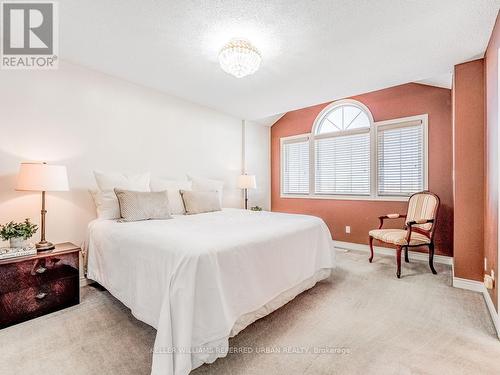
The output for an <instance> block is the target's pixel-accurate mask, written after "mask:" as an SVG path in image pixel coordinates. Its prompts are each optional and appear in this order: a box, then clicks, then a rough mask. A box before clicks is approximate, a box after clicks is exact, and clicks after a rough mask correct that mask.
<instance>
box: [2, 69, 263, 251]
mask: <svg viewBox="0 0 500 375" xmlns="http://www.w3.org/2000/svg"><path fill="white" fill-rule="evenodd" d="M249 128H250V130H249V131H248V134H249V137H248V140H249V141H248V142H249V144H248V145H247V152H248V153H249V155H251V157H249V159H248V162H249V168H250V169H251V172H252V173H254V174H256V175H257V179H258V181H261V182H262V184H260V183H259V190H258V194H257V195H255V196H254V198H255V199H253V200H252V204H253V205H254V204H259V205H264V206H265V207H266V208H268V207H269V186H268V185H269V184H268V182H269V150H268V149H269V128H266V127H263V126H259V125H252V126H250V127H249ZM0 130H1V132H0V223H5V222H7V221H10V220H22V219H23V218H25V217H30V218H32V219H33V221H35V222H37V223H38V222H39V220H40V219H39V210H40V201H39V200H40V196H39V194H38V193H29V192H17V191H15V190H14V186H15V175H16V173H17V170H18V167H19V163H20V162H22V161H47V162H49V163H53V164H63V165H66V166H67V168H68V177H69V182H70V188H71V191H69V192H60V193H48V197H47V205H48V216H47V237H48V239H49V240H52V241H56V242H61V241H73V242H75V243H77V244H80V243H81V242H82V240H83V239H84V236H85V231H86V225H87V223H88V222H89V221H90V220H92V219H93V218H94V217H95V209H94V206H93V203H92V199H91V197H90V195H89V194H88V189H89V188H92V187H94V186H95V182H94V179H93V176H92V170H94V169H99V170H103V171H121V172H142V171H150V172H151V173H152V175H156V176H161V177H168V178H176V179H185V174H186V173H191V174H195V175H199V176H204V177H209V178H217V179H223V180H224V181H225V195H224V204H225V206H227V207H241V204H242V194H241V191H240V190H239V189H237V188H236V180H237V176H238V175H239V174H240V172H241V168H242V125H241V120H240V119H237V118H234V117H231V116H229V115H226V114H223V113H220V112H217V111H214V110H211V109H208V108H205V107H202V106H199V105H196V104H192V103H189V102H186V101H184V100H181V99H178V98H174V97H172V96H169V95H166V94H163V93H161V92H158V91H155V90H151V89H148V88H144V87H141V86H137V85H134V84H132V83H129V82H126V81H123V80H120V79H117V78H114V77H111V76H108V75H105V74H101V73H98V72H95V71H92V70H89V69H86V68H83V67H79V66H76V65H72V64H68V63H63V62H61V64H60V67H59V70H57V71H0ZM37 239H38V237H37V238H35V240H37Z"/></svg>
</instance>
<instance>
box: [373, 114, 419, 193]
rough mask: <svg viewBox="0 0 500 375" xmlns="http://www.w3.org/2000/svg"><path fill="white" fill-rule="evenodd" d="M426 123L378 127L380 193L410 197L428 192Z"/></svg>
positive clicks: (398, 122) (391, 123)
mask: <svg viewBox="0 0 500 375" xmlns="http://www.w3.org/2000/svg"><path fill="white" fill-rule="evenodd" d="M426 123H427V121H426V120H425V121H424V119H422V118H410V119H399V120H391V121H385V122H384V123H380V124H378V125H377V194H378V195H381V196H408V195H411V194H413V193H415V192H417V191H422V190H424V189H426V188H427V187H426V185H427V181H426V180H427V176H426V174H427V165H426V164H427V142H426V138H427V136H426V133H427V129H426Z"/></svg>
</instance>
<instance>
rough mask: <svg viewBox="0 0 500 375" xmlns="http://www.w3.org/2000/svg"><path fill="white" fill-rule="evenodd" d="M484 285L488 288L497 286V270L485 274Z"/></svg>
mask: <svg viewBox="0 0 500 375" xmlns="http://www.w3.org/2000/svg"><path fill="white" fill-rule="evenodd" d="M484 286H485V287H486V289H493V288H494V287H495V271H493V270H491V273H490V274H489V275H487V274H486V275H484Z"/></svg>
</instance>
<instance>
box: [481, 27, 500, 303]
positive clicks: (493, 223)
mask: <svg viewBox="0 0 500 375" xmlns="http://www.w3.org/2000/svg"><path fill="white" fill-rule="evenodd" d="M499 48H500V20H499V18H498V17H497V21H496V23H495V27H494V29H493V33H492V35H491V39H490V42H489V44H488V48H487V50H486V55H485V67H486V69H485V73H486V75H485V83H486V165H485V168H486V178H485V185H486V186H485V187H486V194H485V214H484V253H485V254H484V255H485V257H486V258H488V272H489V271H490V270H492V269H493V270H495V277H496V280H495V288H494V289H493V290H492V291H489V292H490V295H491V297H492V300H493V303H494V304H495V307H496V309H497V311H498V307H499V306H498V178H499V176H498V170H499V168H500V163H499V160H498V156H499V155H498V146H499V145H498V120H499V119H498V50H499Z"/></svg>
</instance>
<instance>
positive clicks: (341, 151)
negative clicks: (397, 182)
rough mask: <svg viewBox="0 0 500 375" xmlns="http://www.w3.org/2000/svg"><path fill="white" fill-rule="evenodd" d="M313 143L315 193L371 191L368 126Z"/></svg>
mask: <svg viewBox="0 0 500 375" xmlns="http://www.w3.org/2000/svg"><path fill="white" fill-rule="evenodd" d="M314 142H315V145H314V149H315V164H316V165H315V192H316V193H317V194H356V195H369V194H370V132H369V129H368V130H367V131H366V132H364V133H361V134H353V135H341V136H332V137H328V138H320V139H316V140H315V141H314Z"/></svg>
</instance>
